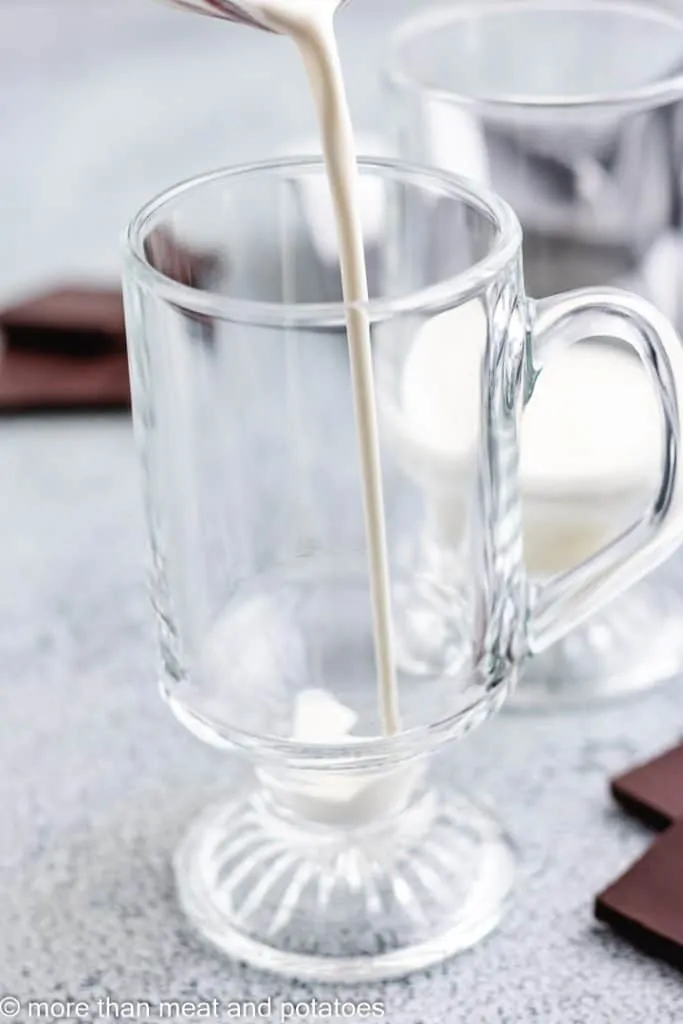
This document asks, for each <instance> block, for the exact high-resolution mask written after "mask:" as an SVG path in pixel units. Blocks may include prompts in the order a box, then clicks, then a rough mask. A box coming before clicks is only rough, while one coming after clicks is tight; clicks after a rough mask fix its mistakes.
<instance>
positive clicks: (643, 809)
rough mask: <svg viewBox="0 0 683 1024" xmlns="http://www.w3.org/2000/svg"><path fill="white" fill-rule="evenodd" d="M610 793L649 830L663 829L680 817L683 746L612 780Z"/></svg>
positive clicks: (681, 810)
mask: <svg viewBox="0 0 683 1024" xmlns="http://www.w3.org/2000/svg"><path fill="white" fill-rule="evenodd" d="M612 793H613V795H614V797H615V799H616V800H618V801H619V803H620V804H621V805H622V807H623V808H624V809H625V810H627V811H628V812H629V814H633V815H634V816H635V817H636V818H639V819H640V820H641V821H643V822H645V824H646V825H650V826H651V827H652V828H657V829H662V828H667V827H668V826H669V825H671V823H672V822H674V821H677V820H679V819H681V818H683V746H680V747H674V749H673V750H669V751H667V752H666V753H665V754H662V755H661V756H660V757H656V758H655V759H654V760H653V761H648V762H647V764H643V765H641V766H640V767H638V768H634V769H632V770H631V771H628V772H626V774H625V775H620V776H619V778H617V779H614V780H613V781H612ZM681 877H682V879H683V872H682V875H681ZM682 884H683V883H682Z"/></svg>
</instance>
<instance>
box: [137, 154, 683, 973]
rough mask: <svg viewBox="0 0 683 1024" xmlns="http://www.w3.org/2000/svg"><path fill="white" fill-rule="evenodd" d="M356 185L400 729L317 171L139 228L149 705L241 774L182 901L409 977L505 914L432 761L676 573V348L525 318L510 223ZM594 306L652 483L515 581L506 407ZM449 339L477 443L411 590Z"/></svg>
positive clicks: (505, 210) (257, 934)
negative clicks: (423, 376)
mask: <svg viewBox="0 0 683 1024" xmlns="http://www.w3.org/2000/svg"><path fill="white" fill-rule="evenodd" d="M360 175H361V189H360V191H361V198H362V200H363V202H362V204H361V205H362V206H363V211H364V217H363V219H364V234H365V245H366V255H367V262H368V267H369V268H370V275H369V276H370V292H371V299H370V301H369V303H368V305H367V309H366V313H367V317H368V319H369V322H370V324H371V332H372V342H373V351H374V361H375V381H376V386H375V399H376V408H377V410H378V420H379V425H380V435H381V445H382V463H383V488H384V496H385V504H386V528H387V538H388V539H387V545H388V555H389V562H390V569H391V581H392V601H393V615H394V620H395V623H396V633H397V636H399V637H402V638H403V641H402V642H403V644H404V648H406V645H407V649H404V650H402V651H400V652H399V657H398V664H397V675H398V694H399V708H400V719H401V725H400V729H399V730H398V731H397V732H396V733H395V734H393V735H383V734H382V728H381V725H380V718H379V714H378V703H377V693H376V682H375V680H376V673H375V664H374V655H373V640H372V628H371V620H372V616H371V609H370V597H369V594H370V586H369V576H368V568H367V563H366V550H365V538H364V526H363V509H362V495H361V483H360V472H359V465H358V452H357V446H356V436H355V425H354V417H353V414H352V405H353V401H352V392H351V382H350V374H349V363H348V353H347V349H346V344H345V314H346V312H347V310H345V308H344V305H343V303H342V302H340V301H339V300H338V298H334V297H333V298H330V296H331V295H333V294H336V293H338V289H339V284H338V270H336V269H335V268H334V267H332V266H331V265H330V264H329V254H330V251H331V250H330V247H329V245H328V244H327V243H329V238H327V237H325V233H326V232H328V233H329V231H330V230H331V224H332V223H333V222H332V220H331V209H330V202H329V193H328V191H327V188H326V185H325V177H324V169H323V166H322V163H321V162H320V161H319V160H317V159H298V160H297V159H292V160H285V161H280V162H277V161H274V162H267V163H263V164H258V165H254V166H250V167H242V168H238V169H231V170H226V171H220V172H218V173H214V174H209V175H206V176H204V177H201V178H198V179H196V180H194V181H191V182H188V183H186V184H183V185H180V186H178V187H177V188H174V189H172V190H171V191H169V192H167V193H166V194H165V195H163V196H161V197H160V198H157V199H155V200H154V201H153V202H151V203H150V204H149V205H148V206H146V207H145V208H144V209H143V210H142V211H141V212H140V213H139V214H138V215H137V216H136V217H135V219H134V220H133V222H132V225H131V227H130V229H129V233H128V238H127V250H126V266H125V304H126V320H127V329H128V338H129V350H130V361H131V378H132V390H133V411H134V425H135V431H136V438H137V444H138V446H139V452H140V457H141V460H142V466H143V475H144V489H145V498H146V510H147V516H148V522H149V532H150V538H151V592H152V598H153V602H154V606H155V609H156V616H157V622H158V632H159V642H160V649H161V689H162V692H163V694H164V696H165V697H166V699H167V701H168V702H169V704H170V706H171V708H172V709H173V711H174V712H175V714H176V715H177V716H178V718H179V719H180V720H181V722H183V723H184V724H185V725H186V726H187V727H188V728H189V729H190V730H191V731H192V732H194V733H195V734H196V735H197V736H199V737H200V738H201V739H202V740H204V741H206V742H208V743H211V744H213V745H215V746H217V747H220V748H225V749H226V750H231V751H237V752H239V753H240V754H242V755H243V757H244V758H245V759H246V761H247V762H249V764H250V766H251V768H252V769H253V771H252V772H251V775H250V778H249V781H248V782H246V783H244V784H237V783H235V785H234V792H233V793H232V794H231V795H229V798H228V799H226V800H225V801H224V802H222V803H221V804H219V805H218V806H215V807H211V808H210V809H209V810H208V811H206V812H205V813H204V815H203V816H202V817H201V818H200V819H199V821H198V822H197V823H195V824H194V825H193V827H192V828H191V830H190V832H189V834H188V836H187V838H186V839H185V841H184V842H183V844H182V846H181V848H180V850H179V852H178V854H177V858H176V877H177V884H178V887H179V892H180V897H181V902H182V904H183V906H184V908H185V910H186V912H187V914H188V915H189V917H190V918H191V920H192V921H193V922H194V924H195V925H196V927H197V928H198V929H199V930H200V932H201V933H202V934H203V935H204V936H206V937H208V938H209V939H210V940H212V941H213V942H214V943H215V944H217V945H218V946H219V947H220V948H221V949H222V950H224V951H225V952H227V953H228V954H230V955H232V956H234V957H237V958H239V959H241V960H245V961H248V962H250V963H252V964H255V965H257V966H259V967H263V968H268V969H272V970H275V971H278V972H281V973H284V974H290V975H294V976H296V977H299V978H304V977H307V978H317V979H322V980H327V981H340V982H351V981H361V980H368V979H377V978H382V977H389V976H395V975H401V974H405V973H407V972H409V971H411V970H415V969H418V968H421V967H424V966H426V965H427V964H430V963H433V962H435V961H438V960H440V959H442V958H444V957H446V956H448V955H450V954H452V953H455V952H457V951H459V950H461V949H464V948H466V947H468V946H470V945H472V944H473V943H475V942H476V941H478V940H479V939H480V938H481V937H482V936H483V935H485V934H486V933H487V932H489V931H490V930H491V929H492V928H493V927H494V926H495V925H496V923H497V922H498V920H499V918H500V916H501V914H502V912H503V909H504V907H505V904H506V900H507V897H508V894H509V891H510V887H511V883H512V876H513V857H512V852H511V848H510V845H509V842H508V840H507V838H506V836H505V834H504V832H503V830H502V829H501V827H500V826H499V825H498V823H497V821H496V819H495V817H494V816H493V815H492V814H491V812H490V811H489V810H487V809H485V808H484V807H481V806H479V805H478V804H477V803H476V802H475V801H473V800H471V799H469V798H466V797H465V796H463V795H461V794H460V793H458V791H457V790H456V789H455V788H453V786H452V785H451V783H450V782H449V779H448V775H446V778H444V777H443V773H441V774H440V773H439V772H438V771H437V770H436V763H437V760H438V759H437V754H439V753H440V752H441V751H442V750H443V749H444V747H445V745H446V744H447V743H448V742H450V741H452V740H456V739H459V738H460V737H463V736H464V735H465V734H466V733H467V732H469V731H470V730H471V729H473V728H474V727H475V726H477V725H478V724H480V723H481V722H483V721H484V719H485V718H486V717H487V716H488V715H490V714H491V713H492V712H494V711H495V710H496V709H497V708H498V707H499V706H500V704H501V703H502V701H503V700H504V698H505V697H506V695H507V694H508V692H509V691H510V690H511V688H512V687H513V686H514V683H515V681H516V678H517V674H518V671H519V667H520V665H521V664H522V661H523V659H524V658H525V657H526V656H527V654H529V653H530V652H534V651H538V650H541V649H543V647H544V646H545V645H546V644H548V643H550V642H551V641H553V640H554V639H555V638H556V637H557V636H559V635H560V634H562V632H563V631H565V630H566V629H569V628H571V627H572V626H574V625H575V624H576V622H578V621H579V619H580V618H581V617H582V616H583V615H585V614H588V613H589V612H590V611H592V610H593V609H594V608H595V607H596V606H597V605H599V604H600V603H601V602H603V601H605V600H607V599H609V598H610V597H612V596H613V595H614V594H615V593H616V592H618V591H619V590H621V589H622V588H623V587H625V586H627V585H628V584H629V583H631V582H632V580H633V579H634V578H636V577H637V576H639V575H640V574H642V573H643V572H645V571H647V570H648V569H649V568H651V566H652V565H653V564H654V563H656V562H657V561H658V560H659V559H661V558H663V557H665V554H666V553H667V552H668V550H669V548H670V546H671V545H672V544H673V543H675V542H677V539H678V530H679V529H680V524H677V523H675V522H674V520H673V518H672V507H673V506H672V496H673V493H674V489H675V486H676V483H677V480H678V469H677V458H678V437H679V425H678V412H677V395H676V385H675V375H674V371H673V369H672V363H673V362H675V361H679V362H680V359H681V352H680V345H679V341H678V337H677V335H676V333H675V332H674V330H673V328H672V327H671V326H670V324H669V323H668V322H667V321H666V319H665V318H664V317H663V316H662V315H661V314H659V313H658V312H657V311H656V310H655V309H653V308H652V307H650V306H649V305H648V304H647V303H646V302H645V301H644V300H642V299H639V298H636V297H634V296H629V295H627V294H624V293H620V292H616V291H610V290H608V289H603V290H601V291H588V292H576V293H573V294H567V295H564V296H560V297H558V298H555V299H550V300H547V301H544V302H542V303H538V304H536V303H533V302H530V301H529V300H528V299H527V298H526V296H525V293H524V288H523V277H522V264H521V242H522V236H521V230H520V227H519V224H518V222H517V220H516V217H515V215H514V213H513V212H512V210H511V209H510V208H509V207H508V206H507V205H506V204H505V203H504V202H502V201H501V200H500V199H499V198H497V197H496V196H495V195H493V194H491V193H489V192H487V191H486V190H483V189H482V190H480V189H478V188H477V187H474V186H472V185H469V184H466V183H465V182H464V181H462V180H460V179H459V178H457V177H454V176H452V175H450V174H447V173H443V172H440V171H437V170H427V169H421V168H417V167H412V166H409V165H406V164H403V163H401V162H394V161H390V160H371V159H363V160H362V161H361V163H360ZM369 200H372V201H371V202H370V201H369ZM326 260H328V264H327V265H325V261H326ZM594 316H598V317H599V318H600V319H601V321H602V322H603V323H604V327H605V330H606V331H607V332H608V333H612V334H614V335H616V336H618V337H621V338H623V339H624V341H625V342H626V343H627V344H629V345H631V346H633V349H634V351H635V352H636V353H637V355H638V356H639V357H640V358H641V359H642V361H643V364H644V366H645V368H646V371H647V373H648V375H649V378H650V379H651V381H652V383H653V385H654V387H656V389H657V392H658V394H659V397H660V399H661V408H662V424H663V435H664V443H663V452H664V457H663V460H662V467H661V480H660V481H659V486H658V488H657V493H656V494H655V495H653V498H652V502H651V504H650V507H649V508H648V510H647V512H646V514H645V515H644V517H643V518H642V519H641V520H640V521H639V522H637V523H635V524H634V525H633V526H632V527H631V529H630V530H628V531H627V532H626V533H625V535H624V536H623V537H622V538H621V539H620V540H619V542H618V543H615V544H613V545H611V546H610V547H609V548H608V549H607V550H605V551H604V552H602V553H601V554H600V555H599V556H598V557H596V558H595V559H593V560H592V561H591V562H590V563H589V564H587V565H584V566H582V567H581V568H580V569H578V570H576V571H574V572H572V573H569V574H566V575H565V576H562V577H558V578H557V579H554V580H552V581H550V582H549V583H548V584H547V585H545V586H543V587H540V588H535V589H534V590H531V589H530V588H529V586H528V583H527V578H526V573H525V568H524V563H523V551H522V537H521V505H520V490H519V481H518V461H519V444H518V432H519V423H520V416H521V413H522V410H523V407H524V404H525V402H526V401H527V400H528V398H529V396H530V394H531V391H532V389H533V386H534V383H535V380H536V378H537V376H538V374H539V373H541V372H542V367H543V366H544V365H545V363H546V361H547V360H549V359H551V357H552V356H553V354H554V353H555V352H556V351H557V350H560V349H562V348H564V347H566V346H569V345H572V344H573V343H574V342H576V341H577V340H578V339H580V338H582V337H583V336H584V335H585V334H586V331H587V330H588V329H589V327H590V324H591V323H592V318H593V317H594ZM444 318H445V320H444ZM444 323H446V328H447V331H446V333H447V337H448V343H449V345H451V346H455V347H456V348H458V347H461V348H463V350H466V351H467V352H468V353H469V355H468V365H469V366H470V368H471V374H472V376H471V379H470V381H469V383H470V385H471V387H472V388H473V392H472V394H471V396H470V397H471V400H470V401H469V402H468V403H465V404H466V408H465V410H464V412H465V414H466V415H465V420H466V422H465V427H466V430H467V431H468V432H469V433H468V434H467V437H468V442H467V451H466V452H465V453H464V458H463V460H462V463H461V464H459V465H455V466H447V467H446V473H447V474H451V475H454V476H457V478H458V479H459V480H460V481H461V486H466V489H467V491H468V500H467V501H466V502H464V503H463V506H462V510H461V518H460V535H461V544H460V545H459V549H458V557H459V567H458V572H457V574H456V576H457V582H453V585H452V586H451V587H449V586H446V587H443V586H442V585H441V584H440V582H439V580H438V578H434V579H430V577H429V574H428V573H426V574H423V575H421V576H420V577H417V576H416V575H415V574H414V572H413V570H412V569H411V563H410V560H408V562H407V563H406V560H405V552H404V540H405V538H406V536H410V535H412V534H416V533H417V532H418V524H419V523H420V521H421V518H422V517H423V516H424V515H426V514H429V511H428V509H427V508H426V507H425V501H424V493H425V492H424V488H423V485H422V484H423V478H424V477H425V476H429V475H430V474H432V473H433V472H434V471H435V465H436V464H438V460H439V453H438V451H437V452H434V451H433V450H432V449H431V448H430V447H429V445H428V444H427V445H425V446H424V447H420V446H419V445H415V444H414V443H413V439H412V438H409V439H408V440H406V437H405V431H404V425H405V424H404V419H405V415H404V414H405V409H404V407H403V404H402V403H403V399H402V394H403V392H402V387H401V380H402V372H403V368H404V367H405V365H406V359H407V358H408V357H409V356H410V353H411V352H412V351H413V350H414V348H415V346H416V345H418V344H420V343H421V342H420V339H424V338H425V336H428V335H429V333H430V332H432V331H433V329H434V325H435V324H436V325H437V326H439V327H442V326H443V324H444ZM463 325H464V326H463ZM425 332H426V333H425ZM450 383H451V385H453V386H454V385H455V382H454V381H451V382H450ZM443 385H444V386H445V387H446V388H448V387H449V381H448V380H445V381H444V382H443ZM437 469H438V471H439V473H442V472H443V467H438V466H437ZM462 481H466V484H462ZM454 580H455V577H454ZM416 594H417V595H418V601H419V603H420V606H421V609H422V615H423V617H426V618H427V619H430V617H431V619H430V621H431V622H432V624H433V623H434V622H435V621H437V622H438V623H439V628H440V629H441V631H442V639H441V642H440V644H439V648H438V651H437V652H436V654H435V655H434V657H433V658H432V662H431V664H430V665H429V666H428V668H429V670H428V671H424V669H425V665H424V664H421V666H420V671H413V670H412V668H411V664H410V662H411V657H412V658H414V659H415V658H417V659H418V660H419V655H420V652H419V643H420V639H421V634H420V627H419V623H418V624H417V626H416V625H415V623H412V622H406V621H404V619H405V614H406V613H405V609H406V608H408V609H409V612H408V616H409V617H410V616H411V615H412V614H413V611H414V608H415V600H414V598H415V595H416ZM406 595H408V597H409V599H408V600H407V601H406ZM421 621H422V620H421ZM413 627H415V629H414V634H415V637H416V641H415V643H416V647H415V648H414V649H411V647H410V644H411V640H410V636H411V629H413ZM431 653H433V652H431Z"/></svg>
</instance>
